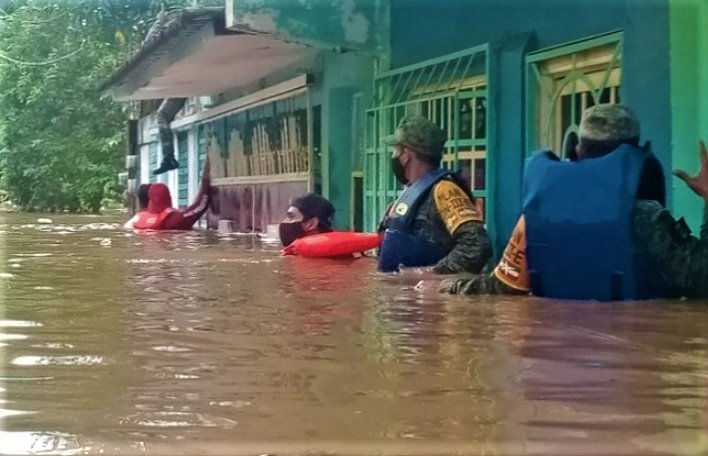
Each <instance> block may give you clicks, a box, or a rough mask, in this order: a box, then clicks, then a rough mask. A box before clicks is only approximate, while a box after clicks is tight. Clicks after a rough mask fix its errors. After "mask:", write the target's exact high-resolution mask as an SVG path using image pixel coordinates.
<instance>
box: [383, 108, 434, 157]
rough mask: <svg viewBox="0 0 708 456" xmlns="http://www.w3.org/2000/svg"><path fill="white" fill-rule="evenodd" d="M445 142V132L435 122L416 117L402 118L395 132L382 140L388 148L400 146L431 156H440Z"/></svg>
mask: <svg viewBox="0 0 708 456" xmlns="http://www.w3.org/2000/svg"><path fill="white" fill-rule="evenodd" d="M445 141H447V138H446V136H445V132H444V131H442V129H440V127H439V126H438V125H437V124H436V123H435V122H433V121H431V120H428V119H426V118H425V117H423V116H417V115H416V116H406V117H404V118H403V120H401V123H400V124H399V125H398V128H397V129H396V132H395V133H394V134H393V135H391V136H388V137H386V138H384V143H385V144H387V145H389V146H397V145H399V144H400V145H404V146H406V147H408V148H409V149H412V150H414V151H416V152H419V153H421V154H425V155H432V156H442V153H443V148H444V147H445Z"/></svg>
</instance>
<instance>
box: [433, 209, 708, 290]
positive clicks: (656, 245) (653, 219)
mask: <svg viewBox="0 0 708 456" xmlns="http://www.w3.org/2000/svg"><path fill="white" fill-rule="evenodd" d="M633 224H634V235H635V242H636V247H637V254H638V256H639V257H640V258H648V259H650V260H651V261H652V263H653V265H654V270H655V271H656V272H657V273H658V274H659V276H660V277H661V278H662V279H663V281H664V282H665V283H666V284H667V285H668V287H669V290H670V292H671V294H672V295H673V296H675V297H687V298H706V297H708V206H707V207H706V208H705V209H704V211H703V224H702V225H701V238H700V239H697V238H696V237H694V236H691V232H690V230H689V228H688V226H687V225H686V222H685V221H684V220H683V219H679V220H678V221H677V220H674V218H673V217H672V216H671V214H670V213H669V211H667V210H666V209H664V208H663V207H662V206H661V204H659V203H657V202H656V201H648V200H639V201H637V202H636V203H635V205H634V216H633ZM440 291H441V292H444V293H452V294H526V293H528V291H523V290H516V289H514V288H512V287H510V286H508V285H506V284H505V283H504V282H502V281H501V280H499V279H498V278H497V276H496V275H495V274H494V272H490V273H489V274H481V275H476V276H474V277H471V278H464V279H447V280H444V281H443V282H442V284H441V285H440Z"/></svg>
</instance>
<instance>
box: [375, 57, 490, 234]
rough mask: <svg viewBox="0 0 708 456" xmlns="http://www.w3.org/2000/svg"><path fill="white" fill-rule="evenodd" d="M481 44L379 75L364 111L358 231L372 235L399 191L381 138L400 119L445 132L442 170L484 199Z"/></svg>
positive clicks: (485, 111)
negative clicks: (421, 120) (422, 121)
mask: <svg viewBox="0 0 708 456" xmlns="http://www.w3.org/2000/svg"><path fill="white" fill-rule="evenodd" d="M488 69H489V53H488V47H487V45H482V46H477V47H474V48H471V49H467V50H464V51H460V52H456V53H454V54H449V55H446V56H443V57H439V58H435V59H432V60H427V61H424V62H421V63H417V64H414V65H410V66H406V67H403V68H398V69H395V70H391V71H388V72H385V73H383V74H380V75H378V76H377V77H376V79H375V81H374V108H372V109H369V110H367V119H366V124H367V125H366V148H365V158H364V228H365V230H367V231H373V230H375V229H376V227H377V223H378V221H379V220H380V218H381V216H382V215H383V211H384V210H385V209H386V207H387V205H388V204H389V203H390V202H392V201H393V200H394V199H395V198H396V197H397V195H398V194H399V192H400V185H399V184H398V183H397V181H396V179H395V177H394V176H393V173H392V172H391V150H390V149H389V148H387V147H386V146H383V145H382V144H381V141H382V138H384V137H386V136H388V135H391V134H393V133H394V131H395V129H396V127H397V125H398V123H399V122H400V120H401V119H402V118H403V117H404V116H406V115H409V114H420V115H423V116H425V117H428V118H429V119H431V120H433V121H434V122H437V123H438V124H439V125H440V127H441V128H442V129H443V130H444V131H445V132H446V134H447V138H448V140H447V142H446V143H445V153H444V156H443V164H442V166H443V167H445V168H446V169H453V170H457V171H460V172H461V174H462V176H463V178H465V179H466V180H467V182H468V183H469V184H470V187H471V188H472V190H473V192H474V195H475V197H479V198H482V199H483V201H484V200H486V198H487V186H488V182H487V176H489V173H488V167H489V163H488V160H487V153H488V149H487V144H488V142H487V138H488V137H489V122H488V121H487V119H488V118H489V106H488V102H487V101H488V84H487V74H488V73H489V71H488Z"/></svg>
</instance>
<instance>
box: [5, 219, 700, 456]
mask: <svg viewBox="0 0 708 456" xmlns="http://www.w3.org/2000/svg"><path fill="white" fill-rule="evenodd" d="M37 218H38V217H37V216H36V215H35V216H18V215H7V214H4V215H3V214H0V298H1V306H2V307H1V308H0V309H1V312H2V313H1V314H0V344H1V345H0V453H2V454H31V453H42V454H75V453H79V454H83V453H89V454H97V453H104V454H142V453H147V454H194V455H201V454H244V455H258V454H263V453H268V454H279V455H286V454H353V455H359V454H390V455H408V454H410V455H451V454H488V455H505V454H538V455H549V454H554V455H555V454H557V455H565V454H574V455H581V454H641V455H652V454H707V453H708V438H707V436H708V434H707V433H706V427H707V426H708V419H707V417H706V392H707V391H706V386H707V385H708V357H706V347H707V345H708V306H707V305H706V304H707V303H687V302H655V303H641V304H633V303H628V304H622V305H600V304H591V303H564V302H549V301H542V300H537V299H531V298H523V299H518V298H514V299H509V298H491V297H486V298H475V299H471V298H458V297H444V296H438V295H436V294H434V293H430V292H424V293H420V292H418V291H416V290H415V289H414V288H413V285H414V284H415V282H416V281H417V279H416V278H414V277H408V278H390V277H381V276H378V275H377V274H376V273H374V272H373V271H374V264H373V263H372V262H371V260H367V259H362V260H355V261H344V262H342V261H329V260H306V259H300V258H291V257H288V258H281V257H279V256H278V252H277V249H276V248H275V247H274V246H271V245H268V244H264V243H262V242H260V241H258V240H256V239H254V238H252V237H248V236H234V237H219V236H217V235H215V234H214V233H200V232H191V233H182V234H165V235H159V236H136V235H133V234H132V233H127V232H125V231H123V230H121V229H120V228H119V225H117V224H110V223H106V222H107V219H105V218H100V217H53V221H52V223H37ZM108 221H110V220H108ZM44 222H48V221H44Z"/></svg>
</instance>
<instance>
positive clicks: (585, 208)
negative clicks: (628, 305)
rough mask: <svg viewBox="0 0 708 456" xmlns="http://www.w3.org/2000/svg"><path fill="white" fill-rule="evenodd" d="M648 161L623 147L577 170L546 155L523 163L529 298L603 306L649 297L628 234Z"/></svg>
mask: <svg viewBox="0 0 708 456" xmlns="http://www.w3.org/2000/svg"><path fill="white" fill-rule="evenodd" d="M647 156H648V155H647V153H646V152H645V151H643V150H641V149H639V148H636V147H632V146H629V145H623V146H621V147H619V148H618V149H617V150H615V151H614V152H612V153H610V154H608V155H606V156H604V157H601V158H594V159H586V160H582V161H580V162H572V163H571V162H562V161H559V160H558V158H557V157H555V156H554V155H553V154H552V153H550V152H548V151H545V152H541V153H538V154H536V155H534V156H533V157H531V158H530V159H528V161H527V164H526V170H525V175H524V201H523V212H524V216H525V218H526V244H527V249H526V256H527V261H528V266H529V273H530V278H531V289H532V291H533V293H534V294H536V295H538V296H548V297H555V298H565V299H596V300H601V301H610V300H618V299H639V298H644V297H647V296H645V294H646V290H647V289H648V288H647V287H645V285H646V284H645V283H643V274H642V272H641V270H640V269H641V268H639V267H638V266H637V261H636V260H637V258H636V253H635V248H634V240H633V229H632V214H633V208H634V201H635V197H636V192H637V188H638V186H639V180H640V177H641V173H642V168H643V166H644V161H645V160H646V158H647Z"/></svg>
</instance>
